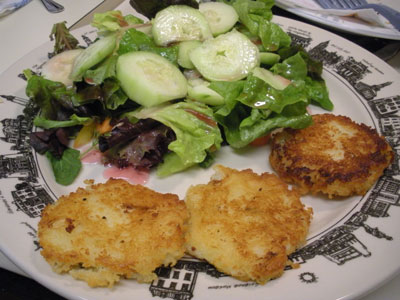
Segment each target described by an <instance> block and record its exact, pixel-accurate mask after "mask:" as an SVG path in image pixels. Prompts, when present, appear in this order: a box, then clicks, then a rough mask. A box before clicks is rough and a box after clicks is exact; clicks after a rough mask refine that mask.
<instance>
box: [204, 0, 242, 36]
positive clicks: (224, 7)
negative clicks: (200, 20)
mask: <svg viewBox="0 0 400 300" xmlns="http://www.w3.org/2000/svg"><path fill="white" fill-rule="evenodd" d="M199 10H200V12H201V13H202V14H203V15H204V16H205V17H206V19H207V21H208V24H209V25H210V28H211V32H212V34H213V35H214V36H216V35H219V34H221V33H225V32H228V31H229V30H231V29H232V27H233V26H234V25H235V24H236V22H237V21H238V20H239V15H238V14H237V12H236V10H235V9H234V8H233V7H232V6H231V5H229V4H225V3H223V2H205V3H200V5H199Z"/></svg>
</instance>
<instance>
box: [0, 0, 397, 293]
mask: <svg viewBox="0 0 400 300" xmlns="http://www.w3.org/2000/svg"><path fill="white" fill-rule="evenodd" d="M58 2H59V3H61V4H62V5H64V7H65V11H64V12H62V13H59V14H49V13H48V12H46V10H45V9H44V7H43V6H42V4H41V3H40V2H39V0H33V1H31V2H30V3H29V4H27V5H26V6H24V7H22V8H20V9H19V10H17V11H16V12H14V13H12V14H11V15H8V16H6V17H4V18H0V36H1V37H2V46H1V57H0V73H2V72H4V71H6V69H7V68H8V67H9V66H11V65H12V64H13V63H14V62H15V61H16V60H18V59H19V58H21V57H23V56H24V55H25V54H27V53H29V52H30V51H31V50H32V49H34V48H36V47H38V46H40V45H41V44H43V43H44V42H46V41H48V36H49V30H50V29H51V26H52V24H54V23H57V22H61V21H67V26H68V27H70V28H72V29H74V28H78V27H80V26H83V25H86V24H89V23H90V20H91V19H92V16H93V14H94V13H95V12H103V11H107V10H111V9H114V8H116V7H119V8H120V7H121V6H119V5H122V7H123V8H127V7H128V6H129V3H128V1H123V0H85V1H79V2H78V0H58ZM121 3H122V4H121ZM78 4H79V5H78ZM129 7H130V6H129ZM273 12H274V14H276V15H280V16H284V17H288V18H292V19H296V20H299V21H302V22H306V23H310V24H312V25H314V26H319V27H322V28H324V29H326V30H328V31H331V32H334V33H336V34H339V35H341V36H343V37H345V38H347V39H349V40H351V41H352V42H355V43H357V44H359V45H360V46H362V47H364V48H366V49H367V50H369V51H371V52H373V53H378V52H377V51H379V50H381V49H382V48H384V47H387V46H388V45H391V44H393V43H397V42H398V41H397V42H396V41H390V40H384V39H377V38H370V37H364V36H357V35H351V34H348V33H343V32H336V31H334V30H332V29H331V28H326V27H324V26H321V25H320V24H315V23H313V22H310V21H308V20H305V19H303V18H301V17H298V16H296V15H293V14H291V13H289V12H286V11H284V10H282V9H279V8H278V7H275V8H274V9H273ZM27 20H28V21H27ZM29 20H32V22H34V24H35V26H26V24H28V23H27V22H29ZM18 24H22V25H23V26H19V25H18ZM8 32H13V36H15V35H16V36H18V32H23V33H24V36H26V37H27V38H26V39H24V40H18V39H17V40H16V39H13V38H12V37H11V35H9V34H7V33H8ZM19 36H23V35H22V34H21V35H19ZM387 62H388V63H389V64H390V65H391V66H392V67H393V68H395V69H396V70H397V71H398V72H399V73H400V53H397V55H395V56H394V57H393V58H391V59H390V60H387ZM399 75H400V74H399ZM21 287H23V288H21ZM399 295H400V275H398V276H396V277H394V278H392V279H391V280H390V281H389V282H386V283H383V285H382V286H381V287H380V288H378V289H377V290H375V291H373V292H371V293H370V294H368V295H367V296H364V297H363V298H361V300H378V299H379V300H381V299H384V300H398V299H399V298H400V296H399ZM0 299H21V300H25V299H30V300H31V299H38V300H39V299H41V300H42V299H46V300H53V299H63V298H62V297H60V296H59V295H57V294H55V293H53V292H52V291H50V290H48V289H47V288H45V287H43V286H41V285H39V284H38V283H36V282H35V281H34V280H32V279H30V278H29V277H27V275H26V274H24V272H23V271H22V270H21V269H19V268H18V267H17V266H15V265H14V264H13V263H12V262H11V261H9V260H8V259H7V258H6V257H5V256H4V255H3V254H2V253H1V252H0Z"/></svg>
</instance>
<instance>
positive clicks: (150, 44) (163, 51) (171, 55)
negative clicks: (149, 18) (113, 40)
mask: <svg viewBox="0 0 400 300" xmlns="http://www.w3.org/2000/svg"><path fill="white" fill-rule="evenodd" d="M132 51H149V52H153V53H156V54H159V55H161V56H162V57H165V58H166V59H168V60H169V61H170V62H172V63H174V64H177V60H178V46H176V45H175V46H171V47H159V46H157V45H156V44H155V43H154V41H153V39H152V38H151V37H149V36H148V35H146V34H145V33H143V32H141V31H138V30H136V29H134V28H130V29H128V30H126V31H125V33H124V35H123V36H122V38H121V41H120V43H119V48H118V54H119V55H121V54H124V53H127V52H132Z"/></svg>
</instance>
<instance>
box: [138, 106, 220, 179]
mask: <svg viewBox="0 0 400 300" xmlns="http://www.w3.org/2000/svg"><path fill="white" fill-rule="evenodd" d="M134 116H135V117H136V118H138V119H146V118H151V119H154V120H157V121H159V122H160V123H163V124H164V125H166V126H168V127H169V128H171V129H172V130H173V131H174V132H175V135H176V140H175V141H173V142H171V143H170V144H169V146H168V149H169V150H170V151H171V153H169V154H168V155H167V156H166V157H165V158H164V162H163V163H162V164H161V165H160V166H159V167H158V169H157V174H158V175H159V176H168V175H170V174H172V173H175V172H179V171H182V170H184V169H186V168H188V167H190V166H192V165H195V164H199V163H201V162H203V161H204V160H205V159H206V158H207V157H208V152H210V151H215V150H217V149H219V148H220V146H221V142H222V138H221V133H220V130H219V128H218V125H217V123H216V121H215V120H214V118H213V112H212V109H211V108H209V107H208V106H207V105H205V104H202V103H198V102H189V101H185V102H178V103H175V104H167V105H160V106H157V107H151V108H142V109H139V110H138V111H136V112H134Z"/></svg>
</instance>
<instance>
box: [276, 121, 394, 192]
mask: <svg viewBox="0 0 400 300" xmlns="http://www.w3.org/2000/svg"><path fill="white" fill-rule="evenodd" d="M271 143H272V150H271V154H270V157H269V160H270V163H271V166H272V167H273V169H274V170H275V171H276V172H277V173H278V175H279V176H280V177H281V178H282V179H284V180H285V181H286V182H288V183H293V184H296V185H297V186H298V187H300V189H301V190H302V192H303V193H309V192H311V193H313V194H317V193H323V194H326V195H328V197H329V198H333V197H335V196H342V197H346V196H351V195H364V194H365V193H366V192H367V191H368V190H369V189H370V188H371V187H372V185H373V184H374V183H375V182H376V181H377V180H378V178H379V177H380V176H381V175H382V174H383V171H384V169H385V168H386V167H388V166H389V165H390V163H391V162H392V161H393V159H394V154H393V151H392V149H391V147H390V146H389V144H388V143H387V142H386V140H385V139H384V138H383V137H381V136H379V134H378V133H377V132H376V130H374V129H372V128H370V127H368V126H367V125H365V124H358V123H355V122H354V121H352V120H351V119H350V118H348V117H345V116H338V115H333V114H320V115H314V116H313V124H312V125H311V126H309V127H307V128H305V129H298V130H295V129H284V130H282V131H280V132H279V133H277V134H275V135H274V136H273V138H272V140H271Z"/></svg>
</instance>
